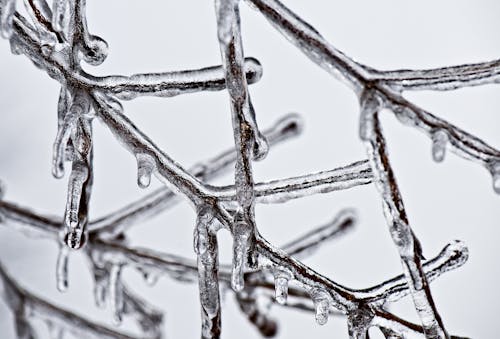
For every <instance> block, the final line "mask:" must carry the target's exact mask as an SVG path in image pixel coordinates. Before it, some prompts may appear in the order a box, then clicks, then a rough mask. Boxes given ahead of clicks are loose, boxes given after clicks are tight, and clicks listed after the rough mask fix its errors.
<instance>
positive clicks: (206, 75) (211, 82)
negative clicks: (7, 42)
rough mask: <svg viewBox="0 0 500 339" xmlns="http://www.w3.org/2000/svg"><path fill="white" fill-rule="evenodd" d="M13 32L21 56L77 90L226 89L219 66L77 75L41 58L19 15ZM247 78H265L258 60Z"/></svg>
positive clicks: (124, 93) (131, 93)
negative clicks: (101, 75)
mask: <svg viewBox="0 0 500 339" xmlns="http://www.w3.org/2000/svg"><path fill="white" fill-rule="evenodd" d="M2 13H4V12H2ZM13 28H14V36H13V39H11V43H13V44H14V45H15V47H16V50H17V51H18V52H19V53H23V54H25V55H26V56H27V57H28V58H30V59H31V60H32V61H33V62H34V63H35V64H36V65H38V66H40V67H42V68H43V69H45V70H46V71H47V72H48V74H49V75H50V76H51V77H53V78H55V79H57V80H58V81H61V82H67V83H69V84H72V85H73V86H75V87H78V88H84V89H87V90H91V89H98V90H101V91H103V92H105V93H109V94H113V95H117V96H119V97H120V98H121V99H133V98H135V97H137V96H144V95H151V96H161V97H165V96H175V95H180V94H186V93H193V92H199V91H219V90H223V89H225V88H226V84H225V79H224V75H223V71H222V67H220V66H212V67H205V68H201V69H198V70H186V71H177V72H163V73H145V74H136V75H130V76H121V75H119V76H105V77H97V76H93V75H91V74H88V73H86V72H85V71H83V70H79V71H78V72H76V71H74V70H71V69H69V68H68V67H67V65H66V63H65V62H63V61H61V60H59V59H58V58H56V57H55V56H54V55H44V54H42V52H41V49H42V44H41V42H40V41H39V39H38V37H37V36H36V33H35V32H34V29H33V28H31V27H30V25H29V24H28V23H27V22H26V20H25V19H24V18H23V17H22V16H21V15H19V14H18V13H16V14H15V15H14V20H13ZM245 76H246V79H247V81H248V83H250V84H252V83H255V82H257V81H258V80H259V79H260V77H261V76H262V67H261V66H260V63H259V62H258V61H257V60H256V59H254V58H246V59H245Z"/></svg>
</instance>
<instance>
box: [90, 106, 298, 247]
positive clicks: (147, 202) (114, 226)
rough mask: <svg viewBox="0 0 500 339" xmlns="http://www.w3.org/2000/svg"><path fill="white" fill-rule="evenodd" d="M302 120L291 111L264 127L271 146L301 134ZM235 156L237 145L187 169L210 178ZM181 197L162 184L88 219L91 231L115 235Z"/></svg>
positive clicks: (233, 160)
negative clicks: (113, 209) (141, 195)
mask: <svg viewBox="0 0 500 339" xmlns="http://www.w3.org/2000/svg"><path fill="white" fill-rule="evenodd" d="M301 130H302V120H301V118H300V116H298V115H296V114H288V115H285V116H284V117H283V118H281V119H279V120H278V121H277V122H276V123H275V124H274V125H273V126H271V127H270V128H268V129H266V130H265V131H264V135H265V137H266V139H267V140H268V142H269V146H270V147H271V146H274V145H276V144H278V143H280V142H282V141H286V140H289V138H292V137H295V136H297V135H298V134H300V132H301ZM235 160H236V152H235V150H234V148H231V149H228V150H226V151H223V152H221V153H220V154H219V155H217V156H215V157H213V158H210V159H208V160H206V161H203V162H200V163H198V164H196V165H195V166H193V167H192V168H190V169H189V170H188V172H189V173H191V174H192V175H193V176H195V177H196V178H198V179H199V180H201V181H204V182H206V181H209V180H211V179H213V178H215V177H217V176H219V175H220V174H222V173H224V172H225V171H226V170H227V169H228V168H229V167H230V165H232V164H234V162H235ZM178 201H179V200H178V199H176V195H175V193H174V192H172V191H171V190H169V189H168V188H166V187H162V188H159V189H157V190H155V191H154V192H152V193H150V194H148V195H147V196H145V197H144V198H142V199H140V200H137V201H135V202H132V203H130V204H129V205H127V206H125V207H123V208H121V209H119V210H117V211H116V212H113V213H110V214H108V215H106V216H103V217H101V218H99V219H97V220H94V221H92V222H90V223H89V232H91V233H92V232H97V233H99V237H100V238H110V237H115V236H117V235H118V234H120V233H123V232H124V231H126V230H127V228H128V227H129V226H131V225H133V224H137V223H138V221H140V220H143V219H145V218H148V217H152V216H154V215H156V214H158V213H160V212H161V211H164V210H165V209H167V208H169V207H171V206H173V204H175V203H177V202H178Z"/></svg>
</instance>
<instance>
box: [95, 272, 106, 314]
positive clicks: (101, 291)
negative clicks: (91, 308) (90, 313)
mask: <svg viewBox="0 0 500 339" xmlns="http://www.w3.org/2000/svg"><path fill="white" fill-rule="evenodd" d="M98 270H99V272H95V273H94V280H95V282H94V283H95V285H94V301H95V304H96V306H97V307H99V308H104V307H105V306H106V296H107V295H108V293H107V292H108V286H109V275H108V274H107V272H106V271H105V270H102V269H98Z"/></svg>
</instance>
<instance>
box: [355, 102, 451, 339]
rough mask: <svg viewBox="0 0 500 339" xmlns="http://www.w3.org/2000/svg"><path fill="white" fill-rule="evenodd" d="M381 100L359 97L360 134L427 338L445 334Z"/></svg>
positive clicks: (443, 336) (444, 335)
mask: <svg viewBox="0 0 500 339" xmlns="http://www.w3.org/2000/svg"><path fill="white" fill-rule="evenodd" d="M379 111H380V102H379V100H378V98H377V97H376V96H374V95H373V93H371V92H365V93H364V95H363V96H362V98H361V119H360V138H361V140H363V142H364V143H365V145H366V149H367V153H368V156H369V158H370V162H371V163H372V168H373V170H374V175H375V184H376V186H377V189H378V191H379V192H380V195H381V196H382V200H383V201H382V203H383V209H384V215H385V218H386V220H387V224H388V226H389V231H390V233H391V236H392V239H393V241H394V244H395V245H396V248H397V249H398V251H399V255H400V257H401V262H402V264H403V269H404V273H405V276H406V279H407V280H408V282H409V283H410V288H411V291H412V294H413V300H414V303H415V308H416V310H417V312H418V314H419V316H420V320H421V321H422V326H423V327H424V331H425V335H426V336H427V337H428V338H447V337H448V334H447V333H446V330H445V328H444V325H443V323H442V320H441V317H440V316H439V314H438V312H437V309H436V305H435V304H434V301H433V299H432V296H431V292H430V289H429V285H428V282H427V279H426V276H425V274H424V272H423V268H422V265H421V258H422V248H421V247H420V243H419V241H418V239H417V238H416V237H415V235H414V233H413V231H412V229H411V227H410V225H409V221H408V217H407V215H406V211H405V208H404V205H403V200H402V198H401V194H400V192H399V188H398V185H397V183H396V179H395V177H394V172H393V170H392V168H391V165H390V163H389V158H388V155H387V150H386V145H385V139H384V136H383V134H382V130H381V127H380V122H379V117H378V114H379Z"/></svg>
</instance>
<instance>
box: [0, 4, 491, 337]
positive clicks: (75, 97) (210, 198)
mask: <svg viewBox="0 0 500 339" xmlns="http://www.w3.org/2000/svg"><path fill="white" fill-rule="evenodd" d="M247 2H248V3H250V4H251V5H252V6H253V7H254V8H256V9H257V10H258V11H260V12H261V13H262V14H263V15H264V16H265V17H266V18H267V19H268V21H270V22H271V24H272V25H273V26H274V27H275V28H276V29H277V30H278V31H280V32H281V33H282V34H283V35H284V36H285V37H286V38H287V39H288V40H290V41H291V42H292V43H293V44H295V45H296V46H297V47H298V48H299V49H300V50H301V51H302V52H303V53H304V54H305V55H306V56H307V57H308V58H309V59H311V60H312V61H313V62H315V63H316V64H318V65H319V66H320V67H321V68H323V69H324V70H326V71H327V72H329V73H330V74H332V75H333V76H335V77H336V78H337V79H339V80H340V81H342V82H343V83H345V84H346V85H348V86H349V87H350V88H351V89H352V90H353V91H354V93H355V94H356V95H357V96H358V98H359V99H360V103H361V119H360V137H361V139H362V141H363V143H364V144H365V145H366V149H367V153H368V157H369V160H368V161H366V160H363V161H358V162H355V163H353V164H349V165H347V166H343V167H340V168H336V169H332V170H327V171H323V172H319V173H312V174H305V175H302V176H299V177H293V178H285V179H283V178H280V179H277V180H273V181H270V182H261V183H255V182H254V179H253V174H252V161H253V160H261V159H263V158H264V157H265V155H266V154H267V152H268V148H269V146H270V145H272V144H273V143H276V142H278V141H281V140H283V139H286V138H288V137H289V136H292V135H295V134H296V133H297V132H298V131H299V130H300V122H299V120H298V119H297V117H295V116H288V117H287V118H285V119H284V120H282V121H280V122H279V123H278V124H277V125H275V126H274V128H272V129H270V130H268V131H266V132H264V133H262V132H261V131H260V130H259V128H258V126H257V121H256V116H255V111H254V107H253V105H252V101H251V99H250V95H249V91H248V84H252V83H254V82H256V81H258V80H259V79H260V78H261V75H262V68H261V65H260V63H259V62H258V61H257V60H255V59H253V58H245V56H244V53H243V44H242V36H241V28H240V14H239V1H238V0H215V12H216V20H217V35H218V41H219V46H220V52H221V59H222V62H221V66H212V67H205V68H201V69H197V70H186V71H174V72H163V73H147V74H135V75H131V76H121V75H116V76H102V77H97V76H93V75H91V74H89V73H87V72H85V71H84V70H83V69H82V67H81V62H82V61H84V62H86V63H88V64H91V65H99V64H101V63H102V62H103V61H104V60H105V58H106V56H107V50H108V45H107V43H106V42H105V41H104V40H103V39H102V38H100V37H98V36H95V35H92V34H91V33H90V32H89V29H88V26H87V18H86V1H85V0H53V2H52V6H49V5H48V4H47V2H46V0H24V5H25V8H26V11H25V12H26V14H27V18H28V19H27V18H25V17H24V16H23V14H20V12H16V7H15V6H16V1H14V0H0V33H1V35H2V36H4V37H6V38H8V39H9V40H10V44H11V50H12V52H13V53H14V54H24V55H26V56H27V57H28V58H29V59H30V60H31V61H32V62H33V63H34V64H35V65H36V66H37V67H38V68H41V69H43V70H44V71H46V72H47V73H48V75H49V76H50V77H52V78H54V79H56V80H57V81H58V82H60V84H61V91H60V96H59V102H58V130H57V135H56V138H55V141H54V146H53V174H54V176H55V177H58V178H60V177H62V176H63V175H64V163H65V162H66V161H69V162H71V173H70V175H69V181H68V192H67V200H66V208H65V213H64V218H63V219H62V221H61V220H60V219H59V218H52V217H44V216H40V215H37V214H36V213H33V212H30V211H28V210H26V209H23V208H21V207H18V206H16V205H15V204H12V203H9V202H5V201H2V200H0V215H1V216H3V218H4V219H5V220H6V221H8V222H9V224H10V222H14V223H17V224H23V225H22V227H21V229H22V230H26V231H27V232H28V233H29V234H33V235H41V236H43V237H48V238H50V239H53V240H55V241H57V242H58V245H59V254H58V258H57V265H56V276H57V282H58V288H59V289H60V290H64V289H65V288H66V287H67V284H68V281H67V279H68V278H67V275H68V258H69V250H68V248H67V247H65V246H62V244H63V243H66V244H67V245H68V246H69V247H70V248H73V249H78V248H81V247H83V245H84V244H85V243H87V246H86V247H85V253H86V254H87V255H88V258H89V260H90V264H91V270H92V273H93V275H94V279H95V288H94V294H95V298H96V303H97V304H98V305H103V304H104V303H105V302H108V303H109V304H110V308H111V310H112V313H113V314H114V318H115V320H116V321H117V322H119V321H121V319H122V317H123V316H127V315H130V316H132V317H133V318H134V319H135V320H136V321H137V322H138V323H139V325H140V327H141V328H142V330H143V332H144V333H145V334H147V336H151V337H159V336H160V335H161V329H160V325H161V323H162V317H161V314H160V313H159V312H158V311H156V310H155V309H154V308H152V307H151V306H150V305H148V304H147V303H146V302H145V301H143V300H141V299H140V298H139V297H138V296H136V295H135V294H134V293H133V292H131V290H129V289H128V288H127V287H126V285H125V284H124V282H123V281H122V272H123V270H124V269H126V268H127V267H132V268H134V269H135V270H138V271H140V272H141V273H142V274H143V275H144V277H145V279H146V281H148V282H150V283H154V282H155V281H156V280H157V278H158V277H159V276H160V275H162V274H166V275H168V276H170V277H171V278H173V279H176V280H180V281H188V282H198V285H199V291H200V303H201V313H202V337H203V338H218V337H219V336H220V333H221V301H220V293H221V291H220V289H219V287H220V285H221V284H223V285H225V286H224V287H231V291H232V292H234V293H235V296H236V298H237V301H238V303H239V306H240V308H241V310H242V312H243V313H244V314H245V315H246V316H247V317H248V318H249V320H250V321H251V322H252V323H253V324H254V325H255V326H256V327H257V328H258V329H259V330H260V332H261V333H262V334H263V335H266V336H271V335H274V334H275V333H276V329H277V327H276V323H275V322H274V321H273V320H272V319H270V318H269V317H268V315H267V311H268V306H269V305H271V304H273V303H278V304H281V305H284V306H288V307H294V308H299V309H303V310H309V311H313V312H314V313H315V317H316V321H317V322H318V323H319V324H324V323H326V321H327V320H328V317H329V315H331V314H333V313H335V312H338V313H342V314H345V315H346V316H347V323H348V331H349V336H350V337H351V338H368V330H369V328H370V327H373V326H377V327H378V328H379V329H380V330H381V331H382V332H383V334H384V335H385V336H386V337H387V338H403V337H405V332H406V331H414V332H417V333H423V334H424V335H425V336H426V337H428V338H448V337H449V336H448V334H447V332H446V330H445V328H444V326H443V323H442V321H441V318H440V316H439V314H438V312H437V309H436V306H435V305H434V302H433V299H432V297H431V293H430V289H429V286H428V284H429V282H430V281H432V280H433V279H435V278H437V277H438V276H440V275H441V274H442V273H445V272H447V271H449V270H451V269H454V268H457V267H460V266H461V265H462V264H463V263H464V262H465V261H466V260H467V249H466V247H465V246H464V245H463V244H462V243H460V242H453V243H450V244H448V245H447V246H446V247H445V248H444V249H443V251H441V253H440V254H439V255H438V256H436V257H435V258H434V259H431V260H428V261H424V260H423V256H422V249H421V246H420V243H419V241H418V239H417V238H416V236H415V234H414V233H413V230H412V229H411V227H410V224H409V221H408V217H407V215H406V211H405V208H404V205H403V200H402V197H401V194H400V192H399V188H398V185H397V182H396V178H395V175H394V173H393V170H392V168H391V165H390V161H389V157H388V153H387V150H386V145H385V140H384V135H383V133H382V128H381V126H380V122H379V112H380V111H381V110H384V109H388V110H390V111H392V112H393V113H394V114H395V115H396V116H397V117H398V118H399V119H400V120H401V121H402V122H403V123H406V124H409V125H411V126H413V127H417V128H418V129H420V130H422V131H423V132H424V133H426V134H427V135H428V136H429V137H430V138H431V140H432V143H433V144H432V155H433V158H434V160H435V161H437V162H440V161H443V160H444V158H445V155H446V150H447V149H450V150H451V151H453V152H454V153H456V154H458V155H459V156H461V157H464V158H466V159H470V160H473V161H475V162H477V163H479V164H481V165H482V166H484V167H485V168H486V169H487V170H489V171H490V172H491V174H492V177H493V188H494V190H495V191H496V192H497V193H500V151H498V150H496V149H494V148H493V147H491V146H489V145H487V144H486V143H484V142H483V141H481V140H480V139H478V138H476V137H474V136H473V135H470V134H468V133H467V132H464V131H462V130H461V129H459V128H458V127H455V126H453V125H452V124H450V123H448V122H447V121H445V120H443V119H441V118H439V117H436V116H434V115H432V114H431V113H429V112H427V111H425V110H424V109H422V108H420V107H418V106H416V105H414V104H413V103H412V102H410V101H409V100H407V99H405V98H404V97H403V96H402V92H403V91H405V90H423V89H431V90H452V89H456V88H461V87H468V86H477V85H483V84H490V83H498V82H500V66H499V61H498V60H494V61H491V62H485V63H476V64H468V65H460V66H452V67H443V68H436V69H427V70H395V71H379V70H376V69H373V68H370V67H368V66H365V65H362V64H360V63H358V62H356V61H354V60H353V59H351V58H349V57H348V56H347V55H345V54H343V53H342V52H341V51H339V50H337V49H336V48H335V47H334V46H333V45H331V44H330V43H329V42H327V41H326V40H325V39H324V38H323V37H322V36H321V34H320V33H319V32H318V31H317V30H316V29H314V28H313V27H312V26H311V25H309V24H308V23H306V22H305V21H303V20H302V19H301V18H300V17H299V16H297V15H296V14H295V13H293V12H292V11H291V10H289V9H288V8H286V7H285V6H284V5H283V4H282V3H280V2H279V1H278V0H247ZM224 89H227V91H228V93H229V99H230V108H231V116H232V123H233V132H234V141H235V149H234V150H231V151H226V152H224V153H222V154H221V155H219V156H217V157H215V158H212V159H209V160H208V161H207V162H205V163H199V164H198V165H196V166H194V167H193V168H191V169H190V170H185V169H184V168H183V167H182V166H181V165H180V164H178V163H177V162H175V160H174V159H172V158H170V157H169V156H168V154H167V153H166V152H164V151H163V150H161V149H159V148H158V147H157V146H156V145H155V143H154V142H153V141H152V140H150V139H149V138H148V137H147V136H146V135H145V134H144V133H142V132H141V131H140V129H138V128H137V127H136V126H135V125H134V124H133V122H132V121H130V120H129V119H128V118H127V117H126V116H125V115H124V113H123V109H122V106H121V103H120V101H119V100H130V99H134V98H136V97H138V96H157V97H171V96H175V95H180V94H187V93H194V92H199V91H214V90H224ZM94 116H97V117H98V118H99V119H100V120H101V121H102V122H103V123H104V125H106V126H107V127H108V128H109V129H110V130H111V131H112V133H113V134H114V135H115V136H116V138H117V139H118V140H119V141H120V142H121V143H122V145H124V146H125V147H126V148H127V149H128V151H130V152H131V153H132V155H133V156H134V158H135V159H136V161H137V183H138V185H139V186H140V187H142V188H146V187H148V186H149V184H150V182H151V177H152V176H153V175H155V176H156V177H157V178H158V179H159V180H160V181H162V182H163V183H164V184H165V186H166V187H165V188H162V189H160V190H157V191H154V192H152V193H151V194H149V195H147V196H146V197H145V198H143V199H141V200H138V201H137V202H134V203H132V204H129V205H127V206H125V207H124V208H122V209H120V210H118V211H117V212H114V213H111V214H109V215H107V216H105V217H103V218H100V219H97V220H96V221H94V222H91V223H89V220H88V206H89V200H90V193H91V187H92V181H93V167H92V150H93V143H92V125H91V124H92V119H93V117H94ZM233 163H235V184H234V185H230V186H223V187H217V186H212V185H210V184H208V183H207V181H208V180H209V179H211V178H212V177H213V176H215V175H216V174H217V173H219V172H221V171H222V170H224V169H226V168H228V167H229V165H230V164H233ZM371 182H375V184H376V186H377V189H378V191H379V193H380V195H381V198H382V202H383V207H384V213H385V217H386V221H387V224H388V227H389V231H390V233H391V236H392V238H393V241H394V244H395V246H396V248H397V249H398V251H399V255H400V258H401V262H402V265H403V271H404V274H403V275H399V276H397V277H395V278H393V279H390V280H387V281H385V282H382V283H381V284H378V285H376V286H373V287H370V288H367V289H351V288H348V287H346V286H343V285H341V284H339V283H337V282H335V281H334V280H332V279H329V278H327V277H324V276H322V275H321V274H319V273H317V272H316V271H314V270H313V269H311V268H310V267H308V266H306V265H304V264H303V263H301V262H300V261H298V260H297V258H299V257H302V256H305V255H308V254H310V253H311V252H312V251H314V250H315V249H316V248H317V247H319V246H321V245H323V244H324V243H326V242H327V241H328V240H329V239H331V238H333V237H334V236H335V235H337V234H339V233H341V232H343V230H344V229H346V227H349V225H352V223H353V222H354V220H355V217H354V216H353V215H352V214H351V213H350V212H343V213H341V214H340V215H339V216H337V218H336V219H335V220H333V221H332V222H331V223H329V224H327V225H324V226H321V227H319V228H316V229H314V230H312V231H310V232H308V233H306V234H305V235H303V236H302V237H300V238H298V239H296V240H294V241H292V242H291V243H289V244H286V245H285V246H283V247H282V248H281V249H280V248H277V247H275V246H273V245H272V244H270V243H269V242H267V241H266V240H265V239H264V238H263V237H262V236H261V235H260V234H259V233H258V230H257V225H256V223H255V217H254V207H255V204H256V203H282V202H286V201H288V200H290V199H296V198H301V197H304V196H308V195H313V194H319V193H327V192H332V191H336V190H340V189H348V188H352V187H355V186H359V185H365V184H369V183H371ZM176 195H181V196H183V197H184V198H185V199H186V200H188V201H189V202H190V203H191V204H192V206H193V209H194V211H195V212H196V215H197V218H196V225H195V230H194V250H195V253H196V254H197V261H196V262H195V261H193V260H191V259H188V258H182V257H179V256H175V255H171V254H166V253H162V252H158V251H153V250H150V249H144V248H132V247H130V246H128V245H127V242H126V240H127V239H126V235H125V234H124V233H125V232H126V230H127V229H128V227H129V226H130V225H132V224H133V223H137V222H138V221H141V220H143V219H144V218H145V217H150V216H152V215H155V214H157V213H158V212H160V211H161V210H164V209H165V208H167V207H169V206H172V205H173V203H175V202H176V201H177V200H176V199H175V198H176ZM61 226H63V229H62V230H61ZM276 227H283V225H280V223H279V220H278V221H277V222H276ZM221 228H226V229H228V230H229V231H230V232H231V235H232V237H233V258H232V259H233V260H232V264H231V265H219V262H218V245H217V237H216V232H217V231H218V230H219V229H221ZM0 275H1V276H2V278H3V279H2V280H3V285H4V291H6V290H8V293H5V294H7V295H11V296H14V297H10V298H9V297H8V298H7V299H8V301H9V303H10V304H9V305H11V308H12V309H13V310H14V311H15V318H16V326H17V330H18V334H19V336H20V337H23V338H30V337H32V336H33V330H32V328H31V326H30V324H29V321H28V319H27V317H26V314H25V313H26V310H25V309H24V304H25V303H26V302H27V300H28V299H29V300H38V299H36V298H35V297H34V296H32V295H30V294H29V293H27V292H25V291H24V290H22V289H21V288H20V287H19V286H17V284H16V283H14V282H12V280H11V279H10V278H8V276H7V275H6V274H5V273H4V272H3V270H2V268H1V266H0ZM291 281H294V282H296V283H298V285H299V287H294V286H292V287H290V286H289V283H290V282H291ZM9 291H10V292H9ZM409 294H411V295H412V297H413V301H414V304H415V308H416V310H417V312H418V314H419V316H420V319H421V323H422V326H420V325H415V324H412V323H409V322H407V321H405V320H403V319H400V318H399V317H397V316H396V315H393V314H391V313H390V312H388V311H387V309H386V306H387V304H388V303H392V302H395V301H397V300H399V299H400V298H402V297H404V296H407V295H409ZM262 298H263V300H264V304H265V307H263V306H262V303H261V302H260V301H262V300H261V299H262ZM291 299H293V300H291ZM31 303H32V302H31V301H30V307H31V308H33V306H32V305H31ZM38 304H40V305H46V304H43V303H38ZM19 305H22V306H19ZM47 305H49V304H47ZM38 307H39V309H41V310H43V311H40V312H39V313H40V314H42V315H41V316H40V317H41V318H42V319H45V318H43V314H52V313H54V314H66V313H64V312H62V311H60V312H59V313H58V311H57V308H54V309H56V311H54V310H53V309H51V308H50V307H52V306H50V307H49V306H43V307H42V306H38ZM31 308H30V310H31ZM35 309H36V307H35ZM47 309H49V311H47ZM31 312H33V311H32V310H31ZM35 313H36V312H35ZM56 318H57V317H56ZM59 318H62V319H66V318H65V316H59ZM69 318H71V317H69ZM72 319H76V318H72ZM82 321H83V320H82ZM47 322H48V321H47ZM62 322H63V323H64V321H62ZM66 322H67V323H72V324H73V323H77V322H78V321H76V320H67V319H66ZM50 324H53V323H52V320H51V322H50ZM58 324H59V323H58ZM51 326H52V325H51ZM81 326H82V327H84V328H85V326H87V325H85V323H84V325H81ZM96 326H97V325H96ZM60 328H63V330H60ZM64 330H65V327H64V326H62V327H61V326H60V325H57V326H56V327H55V331H56V332H57V333H59V332H60V333H62V334H61V335H63V332H64ZM58 331H59V332H58ZM99 331H100V330H96V332H95V333H99ZM101 331H102V333H104V334H102V335H100V336H99V337H103V336H104V337H106V336H107V335H108V334H109V332H106V329H104V330H101ZM90 332H92V331H90ZM92 333H94V332H92ZM120 335H121V334H116V336H115V337H119V338H122V337H120ZM125 337H126V336H123V338H125Z"/></svg>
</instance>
